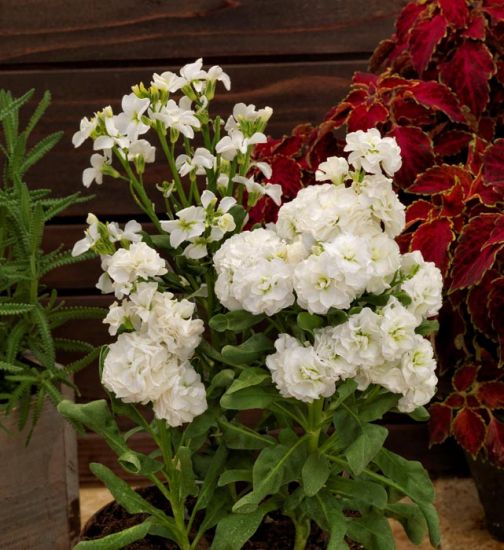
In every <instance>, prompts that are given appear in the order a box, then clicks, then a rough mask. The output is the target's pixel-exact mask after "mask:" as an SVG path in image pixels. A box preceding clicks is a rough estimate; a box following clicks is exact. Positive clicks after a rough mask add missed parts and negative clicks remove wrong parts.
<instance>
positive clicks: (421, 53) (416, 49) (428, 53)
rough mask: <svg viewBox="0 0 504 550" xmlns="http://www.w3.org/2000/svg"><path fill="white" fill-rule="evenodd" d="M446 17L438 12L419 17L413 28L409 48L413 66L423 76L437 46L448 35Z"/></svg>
mask: <svg viewBox="0 0 504 550" xmlns="http://www.w3.org/2000/svg"><path fill="white" fill-rule="evenodd" d="M446 27H447V25H446V19H445V18H444V16H443V15H441V14H438V15H435V16H434V17H427V18H425V19H418V20H417V23H416V25H415V26H414V27H413V28H412V29H411V33H410V39H409V50H410V54H411V59H412V61H413V66H414V67H415V69H416V71H417V73H418V74H419V75H420V76H421V75H422V74H423V72H424V71H425V69H426V68H427V66H428V65H429V63H430V60H431V58H432V54H433V53H434V50H435V49H436V46H437V45H438V44H439V42H441V40H442V38H444V36H445V35H446Z"/></svg>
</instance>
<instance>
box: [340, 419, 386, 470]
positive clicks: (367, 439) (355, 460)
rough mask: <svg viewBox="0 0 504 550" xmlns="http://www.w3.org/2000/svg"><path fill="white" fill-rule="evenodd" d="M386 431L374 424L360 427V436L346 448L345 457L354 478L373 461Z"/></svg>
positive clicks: (384, 438) (381, 445)
mask: <svg viewBox="0 0 504 550" xmlns="http://www.w3.org/2000/svg"><path fill="white" fill-rule="evenodd" d="M387 436H388V430H387V428H384V427H383V426H377V425H376V424H365V425H364V426H362V433H361V435H360V436H359V437H358V438H357V439H356V440H355V441H354V442H353V443H352V444H351V445H350V446H349V447H348V448H347V450H346V451H345V457H346V459H347V461H348V465H349V466H350V468H351V470H352V473H353V474H354V475H356V476H358V475H360V474H361V473H362V470H364V468H366V466H367V465H368V464H369V463H370V462H371V461H372V460H373V458H374V457H375V456H376V455H377V453H378V452H379V451H380V449H381V448H382V447H383V443H384V442H385V440H386V439H387Z"/></svg>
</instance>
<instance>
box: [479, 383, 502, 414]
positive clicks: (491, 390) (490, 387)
mask: <svg viewBox="0 0 504 550" xmlns="http://www.w3.org/2000/svg"><path fill="white" fill-rule="evenodd" d="M477 395H478V399H479V400H480V402H481V404H482V405H485V407H488V408H489V409H492V410H493V409H503V408H504V382H484V383H483V384H481V385H480V386H479V388H478V391H477Z"/></svg>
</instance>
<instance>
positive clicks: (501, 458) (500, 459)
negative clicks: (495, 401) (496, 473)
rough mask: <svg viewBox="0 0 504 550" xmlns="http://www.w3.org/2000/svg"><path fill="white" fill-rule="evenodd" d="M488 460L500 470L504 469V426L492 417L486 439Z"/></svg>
mask: <svg viewBox="0 0 504 550" xmlns="http://www.w3.org/2000/svg"><path fill="white" fill-rule="evenodd" d="M485 448H486V451H487V455H488V459H489V460H490V461H491V462H492V464H495V465H496V466H498V467H499V468H504V424H503V423H502V422H499V421H498V420H497V419H496V418H495V417H493V416H492V418H491V420H490V422H489V424H488V431H487V435H486V439H485Z"/></svg>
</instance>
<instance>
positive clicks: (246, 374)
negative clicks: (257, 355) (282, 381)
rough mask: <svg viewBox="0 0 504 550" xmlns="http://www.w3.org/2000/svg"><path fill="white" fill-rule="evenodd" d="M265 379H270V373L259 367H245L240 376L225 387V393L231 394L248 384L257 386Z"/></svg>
mask: <svg viewBox="0 0 504 550" xmlns="http://www.w3.org/2000/svg"><path fill="white" fill-rule="evenodd" d="M266 380H271V374H270V373H269V372H268V371H266V370H264V369H261V368H259V367H247V368H246V369H244V370H243V371H242V372H241V374H240V376H239V377H238V378H237V379H236V380H234V381H233V383H232V384H231V386H230V387H229V388H228V389H227V391H226V395H231V394H233V393H236V392H237V391H240V390H243V389H245V388H249V387H250V386H258V385H259V384H262V383H263V382H265V381H266Z"/></svg>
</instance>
